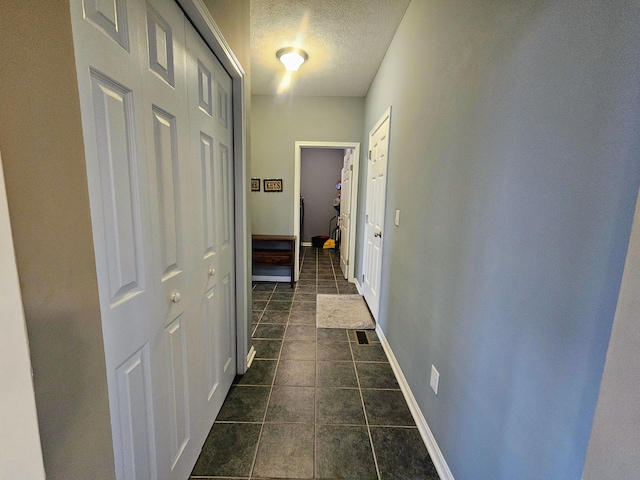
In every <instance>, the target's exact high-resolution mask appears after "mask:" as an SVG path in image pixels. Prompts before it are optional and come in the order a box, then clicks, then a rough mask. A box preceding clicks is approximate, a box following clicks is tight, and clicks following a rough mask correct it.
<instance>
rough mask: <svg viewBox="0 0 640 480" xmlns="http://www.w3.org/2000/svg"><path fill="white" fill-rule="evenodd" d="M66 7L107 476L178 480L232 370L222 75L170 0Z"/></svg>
mask: <svg viewBox="0 0 640 480" xmlns="http://www.w3.org/2000/svg"><path fill="white" fill-rule="evenodd" d="M71 11H72V26H73V34H74V46H75V50H76V62H77V71H78V84H79V90H80V102H81V111H82V121H83V129H84V136H85V151H86V160H87V176H88V181H89V195H90V203H91V216H92V226H93V230H94V246H95V255H96V269H97V275H98V288H99V293H100V303H101V313H102V322H103V335H104V344H105V358H106V367H107V382H108V388H109V402H110V411H111V422H112V431H113V443H114V455H115V461H116V472H117V478H118V480H123V479H155V478H161V479H182V478H186V477H187V476H188V475H189V473H190V471H191V469H192V467H193V464H194V463H195V460H196V458H197V456H198V454H199V453H200V449H201V447H202V442H203V441H204V438H205V437H206V434H207V432H208V431H209V429H210V427H211V424H212V422H213V419H214V417H215V415H216V414H217V412H218V410H219V407H220V405H221V404H222V401H223V400H224V396H225V395H226V392H227V391H228V388H229V385H230V383H231V379H233V374H234V373H235V345H236V342H235V310H234V305H235V304H234V299H235V293H234V290H233V286H234V270H233V269H234V249H233V228H231V225H232V224H233V202H232V201H231V199H232V198H233V169H232V160H231V159H232V151H231V146H232V143H231V141H230V138H231V133H232V131H231V125H232V110H231V80H230V78H229V76H228V75H227V74H226V72H224V70H223V69H222V67H221V66H220V65H219V63H218V62H217V60H216V59H215V57H214V56H213V55H212V54H211V52H210V51H208V53H206V54H205V53H203V50H202V48H206V47H203V45H202V42H200V50H199V51H198V52H191V51H190V50H189V49H190V48H194V45H198V40H199V39H198V38H197V34H196V33H195V31H193V29H192V27H191V25H190V24H189V22H188V20H187V19H186V18H185V17H184V15H183V13H182V11H181V10H180V8H179V7H178V6H177V5H176V4H175V2H174V1H173V0H149V1H147V2H126V3H125V2H124V1H123V0H115V1H114V2H88V1H84V2H83V1H82V0H72V2H71ZM200 67H201V68H200ZM204 70H206V71H207V72H209V77H208V80H207V79H205V76H206V75H205V76H203V75H202V72H203V71H204ZM194 99H197V101H196V100H194ZM202 99H204V100H203V101H202V102H201V100H202ZM203 102H204V103H203ZM207 102H208V104H209V106H210V112H203V109H204V110H206V109H207V108H208V107H206V105H205V106H204V107H203V105H204V104H205V103H207ZM204 113H206V114H204ZM202 114H204V115H202ZM199 115H200V117H199ZM207 115H208V116H207ZM221 116H222V117H223V120H221V119H220V117H221ZM207 145H208V146H209V149H208V150H207V148H206V147H207ZM205 177H206V178H205ZM194 212H197V213H194ZM216 289H217V290H216ZM205 336H206V338H207V341H203V338H204V337H205ZM202 372H209V373H205V374H203V373H202ZM231 372H233V373H231ZM212 385H213V386H214V387H215V388H213V387H212ZM208 405H209V407H208V408H207V406H208ZM210 405H213V406H210ZM207 411H208V412H210V413H209V415H203V412H207Z"/></svg>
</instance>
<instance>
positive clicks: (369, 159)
mask: <svg viewBox="0 0 640 480" xmlns="http://www.w3.org/2000/svg"><path fill="white" fill-rule="evenodd" d="M369 160H371V150H369Z"/></svg>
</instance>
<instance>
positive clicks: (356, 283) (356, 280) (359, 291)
mask: <svg viewBox="0 0 640 480" xmlns="http://www.w3.org/2000/svg"><path fill="white" fill-rule="evenodd" d="M353 283H354V284H355V286H356V288H357V289H358V293H359V294H360V295H364V293H362V288H360V284H359V283H358V279H357V278H356V279H354V280H353ZM376 328H377V327H376Z"/></svg>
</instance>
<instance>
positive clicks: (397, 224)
mask: <svg viewBox="0 0 640 480" xmlns="http://www.w3.org/2000/svg"><path fill="white" fill-rule="evenodd" d="M395 220H396V221H395V224H396V227H399V226H400V210H396V219H395Z"/></svg>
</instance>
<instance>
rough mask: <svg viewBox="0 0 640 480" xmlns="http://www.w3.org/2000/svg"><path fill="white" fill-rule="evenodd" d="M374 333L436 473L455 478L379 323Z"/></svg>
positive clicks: (446, 478) (441, 476)
mask: <svg viewBox="0 0 640 480" xmlns="http://www.w3.org/2000/svg"><path fill="white" fill-rule="evenodd" d="M356 286H357V287H358V290H360V286H359V285H358V283H357V282H356ZM376 333H377V334H378V338H379V339H380V343H382V348H384V351H385V352H386V354H387V357H388V358H389V363H391V368H392V369H393V373H395V375H396V379H397V380H398V383H399V384H400V389H401V390H402V393H403V394H404V398H405V399H406V400H407V404H408V405H409V410H411V414H412V415H413V419H414V420H415V422H416V425H417V426H418V431H419V432H420V436H421V437H422V441H423V442H424V444H425V446H426V447H427V451H428V452H429V455H431V460H432V461H433V464H434V466H435V467H436V470H437V471H438V475H440V479H441V480H455V479H454V478H453V474H452V473H451V470H449V465H447V462H446V460H445V459H444V456H443V455H442V452H441V451H440V447H438V444H437V443H436V439H435V437H434V436H433V433H431V429H430V428H429V425H427V421H426V420H425V418H424V415H422V412H421V411H420V407H419V406H418V402H417V401H416V397H414V396H413V392H412V391H411V388H410V387H409V384H408V383H407V379H406V378H405V376H404V373H402V369H401V368H400V365H399V364H398V360H397V359H396V356H395V355H394V354H393V351H392V350H391V346H389V342H387V337H385V336H384V333H382V330H381V329H380V325H376Z"/></svg>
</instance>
